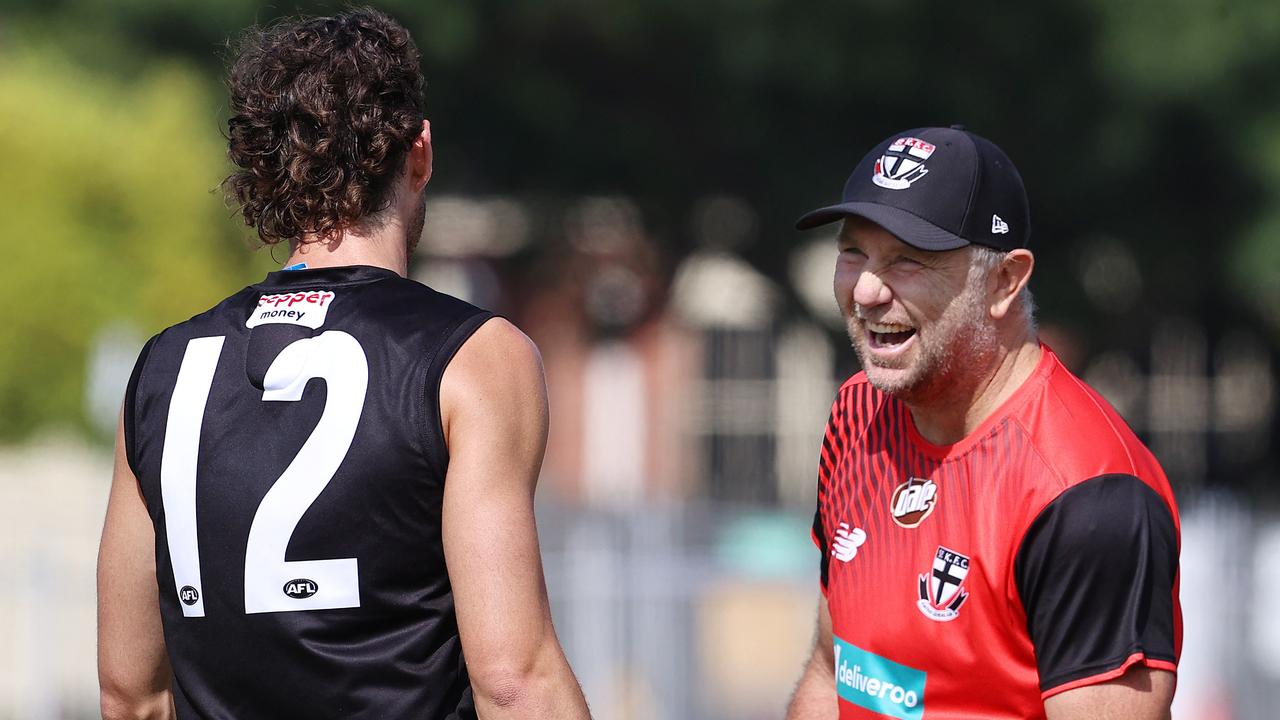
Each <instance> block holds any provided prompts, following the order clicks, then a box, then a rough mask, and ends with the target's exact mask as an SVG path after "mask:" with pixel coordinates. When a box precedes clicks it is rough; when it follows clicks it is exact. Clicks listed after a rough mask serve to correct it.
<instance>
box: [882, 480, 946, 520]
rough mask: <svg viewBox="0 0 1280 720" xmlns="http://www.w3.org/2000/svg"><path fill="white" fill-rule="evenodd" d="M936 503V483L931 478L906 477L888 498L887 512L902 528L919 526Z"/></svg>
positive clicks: (931, 511)
mask: <svg viewBox="0 0 1280 720" xmlns="http://www.w3.org/2000/svg"><path fill="white" fill-rule="evenodd" d="M937 504H938V485H937V484H936V483H934V482H933V481H932V480H924V479H921V478H907V481H906V482H904V483H902V484H901V485H899V486H898V487H897V488H896V489H894V491H893V495H892V496H891V497H890V499H889V514H890V515H892V516H893V521H894V522H895V523H897V524H898V525H899V526H901V527H904V528H914V527H919V525H920V523H922V522H924V519H925V518H927V517H929V515H930V514H932V513H933V508H934V507H936V506H937Z"/></svg>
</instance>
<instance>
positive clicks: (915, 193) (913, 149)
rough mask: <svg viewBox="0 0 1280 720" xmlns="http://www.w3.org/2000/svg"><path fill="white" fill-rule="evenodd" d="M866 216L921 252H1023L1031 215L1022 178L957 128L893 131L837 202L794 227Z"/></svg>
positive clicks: (987, 144)
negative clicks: (971, 248) (980, 248)
mask: <svg viewBox="0 0 1280 720" xmlns="http://www.w3.org/2000/svg"><path fill="white" fill-rule="evenodd" d="M850 215H857V216H860V217H864V218H866V219H868V220H870V221H872V222H874V223H876V224H878V225H880V226H881V227H883V228H884V229H886V230H888V231H889V232H891V233H893V234H894V235H895V236H897V237H898V238H899V239H901V240H902V241H903V242H905V243H907V244H909V245H913V246H915V247H918V248H920V249H922V250H953V249H955V248H960V247H964V246H965V245H968V244H970V243H975V244H979V245H986V246H988V247H992V248H995V249H997V250H1003V251H1006V252H1007V251H1009V250H1013V249H1015V248H1021V247H1026V246H1027V243H1028V241H1029V240H1030V231H1031V213H1030V210H1029V208H1028V204H1027V193H1026V190H1025V189H1024V188H1023V186H1022V178H1021V176H1019V175H1018V170H1017V169H1016V168H1015V167H1014V166H1013V163H1012V162H1011V161H1010V160H1009V157H1008V156H1007V155H1005V154H1004V152H1003V151H1002V150H1001V149H1000V148H998V147H996V146H995V144H993V143H992V142H991V141H989V140H986V139H985V138H982V137H979V136H978V135H974V134H973V133H971V132H969V131H967V130H965V129H964V128H963V127H960V126H952V127H949V128H937V127H933V128H916V129H914V130H907V131H906V132H901V133H896V134H894V135H892V136H890V137H888V138H886V139H885V140H883V141H881V142H880V144H879V145H877V146H876V147H875V148H873V149H872V150H871V151H870V152H869V153H867V154H866V155H865V156H864V157H863V158H862V161H861V162H859V163H858V167H857V168H856V169H855V170H854V171H853V174H852V175H850V176H849V179H848V181H846V182H845V186H844V193H843V194H842V197H841V201H840V203H838V204H836V205H829V206H827V207H823V208H818V209H817V210H814V211H812V212H810V213H807V214H805V215H804V216H802V217H801V218H800V219H799V220H798V221H796V227H797V228H799V229H801V230H805V229H808V228H812V227H817V226H819V225H825V224H827V223H832V222H835V221H837V220H841V219H843V218H845V217H848V216H850Z"/></svg>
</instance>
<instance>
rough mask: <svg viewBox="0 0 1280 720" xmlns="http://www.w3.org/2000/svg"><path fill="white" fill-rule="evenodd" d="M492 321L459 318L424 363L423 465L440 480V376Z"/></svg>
mask: <svg viewBox="0 0 1280 720" xmlns="http://www.w3.org/2000/svg"><path fill="white" fill-rule="evenodd" d="M495 317H501V316H500V315H497V314H496V313H492V312H489V311H487V310H485V311H481V312H478V313H476V314H474V315H469V316H467V317H465V318H463V319H462V321H461V322H459V323H458V324H457V325H455V326H454V327H453V329H452V330H451V331H449V332H448V333H447V334H445V335H444V336H443V338H444V339H443V340H442V341H441V343H440V344H439V345H438V346H437V347H436V351H435V353H434V354H433V355H432V356H431V359H430V360H428V361H427V372H426V379H425V381H424V383H423V385H424V387H423V403H422V407H423V408H424V410H426V416H425V417H424V418H423V419H422V425H423V427H422V437H423V439H424V441H425V444H424V451H425V452H426V454H427V462H428V463H430V464H431V465H432V467H434V468H435V469H436V472H438V473H439V474H440V477H441V478H443V477H444V474H445V470H446V469H447V468H448V467H449V446H448V445H447V444H446V443H445V437H444V416H443V414H442V413H441V412H440V386H441V383H442V382H443V380H444V372H445V370H446V369H448V367H449V363H450V362H451V361H452V360H453V356H454V355H457V354H458V351H459V350H461V349H462V346H463V345H465V344H466V342H467V340H469V339H470V338H471V336H472V335H474V334H475V332H476V331H477V330H479V329H480V326H481V325H484V324H485V323H486V322H489V321H490V320H492V319H493V318H495ZM434 440H439V443H435V442H433V441H434ZM434 448H439V452H435V451H434Z"/></svg>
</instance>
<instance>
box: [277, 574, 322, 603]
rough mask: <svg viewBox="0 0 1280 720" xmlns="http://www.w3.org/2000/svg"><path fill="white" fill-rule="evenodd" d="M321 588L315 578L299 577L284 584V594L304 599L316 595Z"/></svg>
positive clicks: (295, 598)
mask: <svg viewBox="0 0 1280 720" xmlns="http://www.w3.org/2000/svg"><path fill="white" fill-rule="evenodd" d="M319 590H320V586H319V585H316V583H315V581H314V580H308V579H306V578H298V579H297V580H290V581H289V582H287V583H285V584H284V594H285V595H288V596H289V597H291V598H293V599H294V600H304V599H306V598H309V597H311V596H312V595H315V594H316V593H317V592H318V591H319Z"/></svg>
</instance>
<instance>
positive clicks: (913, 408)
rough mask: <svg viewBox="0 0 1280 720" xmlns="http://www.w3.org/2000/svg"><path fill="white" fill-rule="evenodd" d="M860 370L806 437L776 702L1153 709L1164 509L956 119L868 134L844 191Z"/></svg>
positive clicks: (842, 273)
mask: <svg viewBox="0 0 1280 720" xmlns="http://www.w3.org/2000/svg"><path fill="white" fill-rule="evenodd" d="M833 222H841V223H842V225H841V228H840V233H839V241H838V242H839V249H840V254H839V258H838V260H837V261H836V270H835V293H836V300H837V301H838V303H839V305H840V309H841V311H842V312H843V314H844V317H845V320H846V322H847V325H848V331H849V336H850V338H851V340H852V342H853V348H854V350H855V352H856V353H857V355H858V359H859V360H860V361H861V364H862V367H863V371H862V372H860V373H858V374H856V375H854V376H853V377H852V378H850V379H849V380H848V381H847V382H846V383H845V384H844V385H843V387H841V389H840V392H839V395H838V397H837V398H836V401H835V404H834V406H833V407H832V411H831V419H830V421H829V423H828V425H827V430H826V436H825V438H824V440H823V444H822V452H821V458H820V462H819V473H818V476H819V477H818V508H817V513H816V514H815V516H814V522H813V536H814V541H815V543H816V544H817V546H818V548H819V550H820V551H821V554H822V564H821V578H822V594H823V597H822V599H821V601H820V606H819V611H818V623H817V625H818V632H817V640H816V642H815V646H814V651H813V656H812V658H811V659H810V661H809V663H808V665H807V667H806V668H805V671H804V674H803V677H802V678H801V680H800V684H799V687H798V688H797V690H796V694H795V697H794V699H793V700H792V703H791V708H790V711H789V713H788V718H789V720H810V719H816V718H840V720H849V719H852V718H885V717H891V718H902V719H903V720H915V719H918V718H923V719H924V720H927V719H928V718H944V717H945V718H1045V717H1047V718H1050V720H1073V719H1080V720H1083V719H1084V718H1089V719H1090V720H1106V719H1108V718H1124V719H1125V720H1138V719H1144V718H1166V717H1168V714H1169V706H1170V703H1171V701H1172V698H1173V688H1174V672H1175V671H1176V667H1177V660H1178V653H1179V648H1180V645H1181V612H1180V609H1179V606H1178V597H1177V587H1178V546H1179V529H1178V513H1177V508H1176V506H1175V504H1174V499H1173V493H1172V491H1171V490H1170V488H1169V483H1168V481H1167V480H1166V479H1165V476H1164V472H1163V471H1162V470H1161V469H1160V466H1159V464H1158V463H1157V462H1156V460H1155V458H1154V457H1152V455H1151V453H1150V452H1149V451H1148V450H1147V449H1146V448H1145V447H1144V446H1143V445H1142V443H1141V442H1139V441H1138V439H1137V438H1136V437H1135V436H1134V434H1133V432H1132V431H1131V430H1130V429H1129V427H1128V426H1127V425H1125V423H1124V421H1123V420H1122V419H1121V418H1120V416H1119V415H1118V414H1117V413H1116V412H1115V410H1114V409H1112V408H1111V406H1110V405H1108V404H1107V402H1106V401H1105V400H1103V399H1102V398H1101V397H1100V396H1099V395H1098V394H1097V393H1096V392H1095V391H1093V390H1092V389H1090V388H1089V387H1088V386H1086V385H1085V384H1084V383H1083V382H1081V381H1080V380H1079V379H1077V378H1076V377H1075V376H1073V375H1072V374H1071V373H1070V372H1068V371H1067V370H1066V369H1065V368H1064V367H1063V366H1062V364H1061V363H1060V362H1059V360H1058V358H1057V357H1056V356H1055V355H1054V354H1053V352H1052V351H1051V350H1050V349H1049V348H1048V347H1046V346H1044V345H1043V344H1041V343H1040V342H1039V341H1038V339H1037V335H1036V325H1035V319H1034V305H1033V303H1032V300H1031V295H1030V292H1029V291H1028V289H1027V283H1028V281H1029V280H1030V278H1031V272H1032V268H1033V266H1034V264H1035V263H1034V258H1033V256H1032V254H1031V251H1030V250H1028V249H1027V244H1028V239H1029V237H1030V229H1031V228H1030V211H1029V208H1028V204H1027V197H1026V191H1025V190H1024V189H1023V185H1022V179H1021V177H1020V176H1019V175H1018V172H1017V170H1016V169H1015V168H1014V166H1013V164H1012V162H1010V160H1009V158H1008V157H1007V156H1006V155H1005V154H1004V153H1003V152H1002V151H1001V150H1000V149H999V148H998V147H996V146H995V145H994V144H992V143H991V142H989V141H987V140H985V139H983V138H981V137H978V136H977V135H974V134H972V133H970V132H967V131H965V130H964V129H963V128H960V127H952V128H920V129H915V130H908V131H906V132H903V133H898V134H896V135H893V136H891V137H889V138H888V139H886V140H885V141H883V142H881V143H880V144H879V145H878V146H877V147H876V148H874V149H873V150H872V151H871V152H870V153H868V154H867V155H866V156H865V157H864V158H863V160H862V162H860V163H859V164H858V167H857V169H855V170H854V172H853V175H852V176H850V178H849V180H848V182H847V183H846V184H845V187H844V194H843V198H842V201H841V202H840V203H839V204H837V205H832V206H829V207H824V208H820V209H818V210H815V211H813V212H810V213H808V214H807V215H805V216H803V217H802V218H800V220H799V222H798V223H797V227H798V228H800V229H807V228H812V227H817V226H819V225H824V224H827V223H833Z"/></svg>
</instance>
